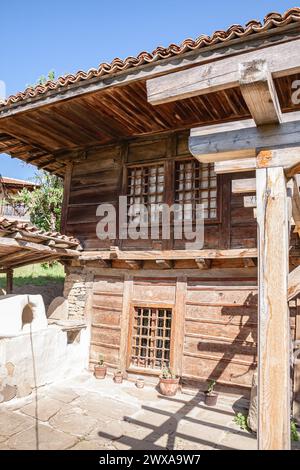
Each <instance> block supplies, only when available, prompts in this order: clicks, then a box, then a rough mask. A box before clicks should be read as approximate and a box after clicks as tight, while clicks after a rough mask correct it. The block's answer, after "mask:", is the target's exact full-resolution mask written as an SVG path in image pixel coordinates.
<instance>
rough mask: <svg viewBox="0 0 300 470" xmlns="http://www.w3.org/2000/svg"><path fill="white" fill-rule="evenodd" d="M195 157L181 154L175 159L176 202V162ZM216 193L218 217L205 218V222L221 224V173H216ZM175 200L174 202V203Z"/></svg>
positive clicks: (174, 192) (206, 223) (174, 184)
mask: <svg viewBox="0 0 300 470" xmlns="http://www.w3.org/2000/svg"><path fill="white" fill-rule="evenodd" d="M193 159H195V158H194V157H191V156H189V155H187V156H181V157H179V156H178V157H175V158H174V159H173V162H174V169H173V173H174V183H173V201H174V202H175V195H176V178H175V175H176V163H178V162H185V161H191V160H193ZM199 163H200V165H201V162H199ZM216 193H217V196H216V213H217V215H216V217H215V218H213V219H204V224H205V225H216V224H221V223H222V220H221V214H222V194H221V193H222V191H221V179H220V177H219V175H216ZM174 202H173V203H174ZM193 225H195V223H193Z"/></svg>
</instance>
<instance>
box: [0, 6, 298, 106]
mask: <svg viewBox="0 0 300 470" xmlns="http://www.w3.org/2000/svg"><path fill="white" fill-rule="evenodd" d="M295 22H298V23H300V8H298V7H297V8H291V9H289V10H287V11H286V12H285V13H283V14H280V13H269V14H268V15H266V17H265V18H264V20H263V22H260V21H257V20H251V21H249V22H248V23H247V24H246V25H245V26H241V25H236V24H235V25H232V26H231V27H230V28H229V29H227V30H226V31H216V32H215V33H214V34H212V35H211V36H205V35H202V36H199V37H198V38H197V39H195V40H193V39H185V40H184V41H183V42H182V43H181V44H179V45H176V44H171V45H170V46H169V47H157V48H156V49H155V50H154V51H153V52H151V53H150V52H141V53H140V54H139V55H138V56H137V57H131V56H129V57H127V58H126V59H124V60H122V59H119V58H116V59H114V60H113V61H112V62H111V63H102V64H100V65H99V67H98V68H93V69H90V70H88V71H87V72H83V71H81V70H80V71H78V72H77V73H76V74H74V75H73V74H69V75H65V76H62V77H59V78H58V79H57V80H55V81H48V82H46V83H45V84H44V85H37V86H36V87H29V88H26V90H25V91H24V92H20V93H17V94H16V95H12V96H10V97H9V98H8V99H7V100H6V101H4V102H2V103H0V107H3V106H7V105H11V104H14V103H18V102H21V101H23V100H26V99H29V98H35V97H38V96H42V95H43V94H44V93H46V92H48V91H60V90H61V89H62V88H64V87H67V86H68V85H73V84H75V83H78V82H81V81H86V80H90V79H92V78H99V77H102V76H104V75H109V74H113V73H117V72H122V71H124V70H128V69H131V68H133V67H139V66H142V65H145V64H149V63H153V62H158V61H160V60H163V59H168V58H170V57H174V56H178V55H181V54H184V53H187V52H191V51H195V50H198V49H203V48H205V47H208V46H212V45H215V44H220V43H225V42H228V41H231V40H233V39H239V38H245V37H247V36H250V35H254V34H257V33H262V32H266V31H269V30H271V29H274V28H279V27H282V26H286V25H289V24H291V23H295Z"/></svg>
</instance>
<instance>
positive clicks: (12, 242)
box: [0, 237, 79, 264]
mask: <svg viewBox="0 0 300 470" xmlns="http://www.w3.org/2000/svg"><path fill="white" fill-rule="evenodd" d="M0 246H1V247H3V248H7V249H10V248H16V249H23V250H24V251H27V250H28V251H36V252H39V253H45V254H46V255H49V256H51V255H53V256H58V257H59V256H76V257H77V256H79V252H78V251H76V250H70V249H67V248H53V247H50V246H45V245H43V244H41V243H32V242H28V241H25V240H16V239H13V238H6V237H0ZM0 264H1V258H0Z"/></svg>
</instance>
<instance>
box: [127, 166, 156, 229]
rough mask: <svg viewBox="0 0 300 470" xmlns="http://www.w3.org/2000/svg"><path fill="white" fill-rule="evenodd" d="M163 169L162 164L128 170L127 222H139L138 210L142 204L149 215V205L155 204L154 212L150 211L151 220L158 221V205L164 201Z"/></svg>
mask: <svg viewBox="0 0 300 470" xmlns="http://www.w3.org/2000/svg"><path fill="white" fill-rule="evenodd" d="M164 182H165V167H164V164H155V165H149V166H138V167H133V168H130V167H129V168H128V190H127V204H128V215H129V221H134V222H136V223H139V222H140V216H141V214H140V209H139V208H138V207H136V205H137V204H143V205H144V206H145V207H146V208H147V210H148V213H149V214H150V205H151V204H157V206H156V209H157V210H156V211H155V210H153V209H155V207H152V211H151V220H152V222H153V221H156V220H159V203H162V202H163V199H164Z"/></svg>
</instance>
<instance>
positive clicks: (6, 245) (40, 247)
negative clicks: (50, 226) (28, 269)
mask: <svg viewBox="0 0 300 470" xmlns="http://www.w3.org/2000/svg"><path fill="white" fill-rule="evenodd" d="M79 254H80V244H79V242H78V240H76V239H74V238H72V237H67V236H65V235H61V234H60V233H58V232H45V231H43V230H40V229H38V228H37V227H34V226H33V225H31V224H29V223H25V222H20V221H17V220H8V219H6V218H3V217H1V218H0V272H7V271H8V270H11V269H14V268H18V267H21V266H27V265H30V264H34V263H44V262H49V261H54V260H66V259H72V258H77V257H78V256H79Z"/></svg>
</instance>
